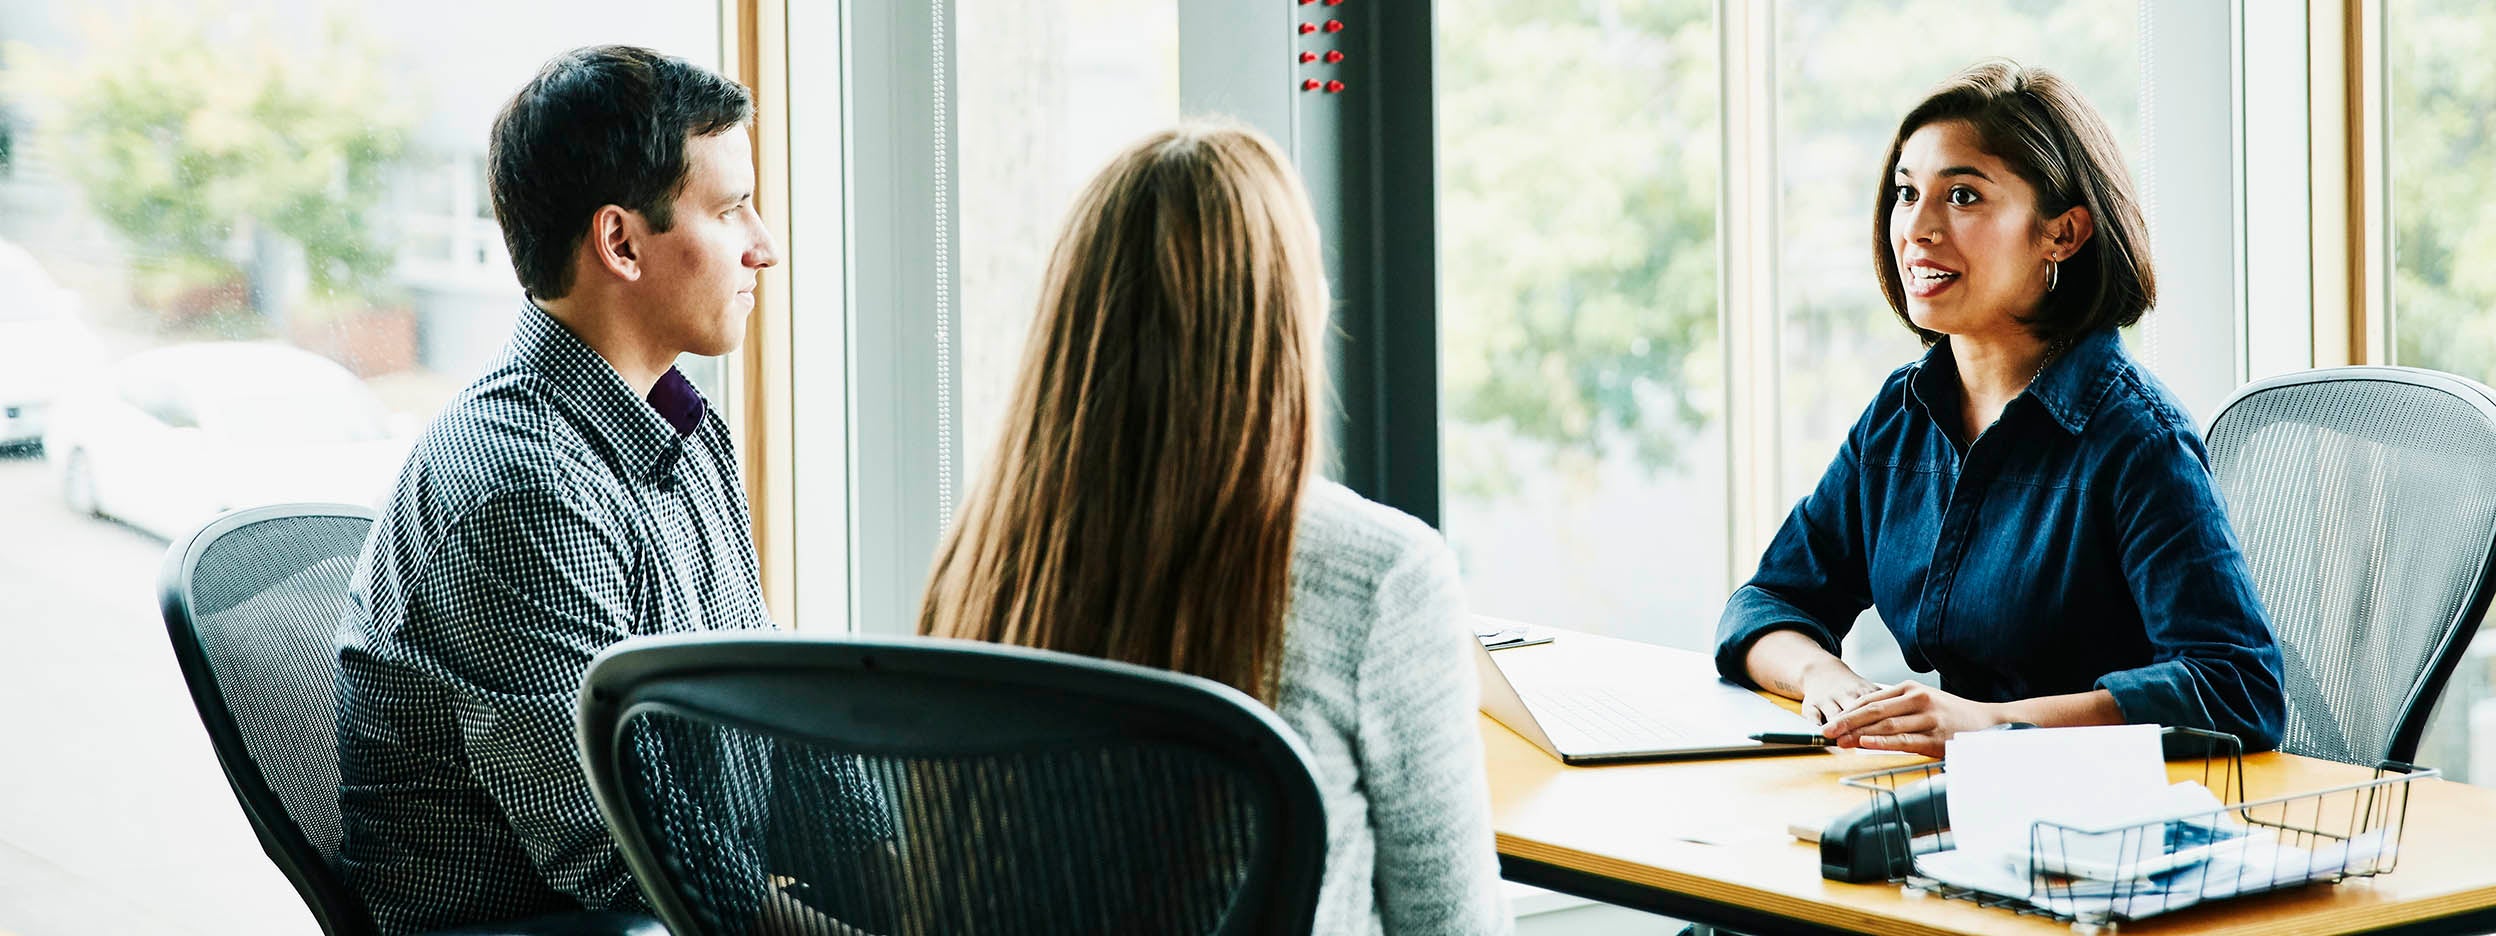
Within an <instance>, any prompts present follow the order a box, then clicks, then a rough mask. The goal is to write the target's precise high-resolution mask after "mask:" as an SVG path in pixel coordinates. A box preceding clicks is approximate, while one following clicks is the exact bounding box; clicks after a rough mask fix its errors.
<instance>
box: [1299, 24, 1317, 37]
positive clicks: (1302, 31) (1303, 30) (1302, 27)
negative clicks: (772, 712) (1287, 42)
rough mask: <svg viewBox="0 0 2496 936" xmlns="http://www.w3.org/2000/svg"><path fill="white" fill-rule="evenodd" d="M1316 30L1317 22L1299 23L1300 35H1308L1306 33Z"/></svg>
mask: <svg viewBox="0 0 2496 936" xmlns="http://www.w3.org/2000/svg"><path fill="white" fill-rule="evenodd" d="M1316 31H1317V24H1316V23H1302V24H1300V34H1301V35H1303V36H1305V35H1308V34H1310V33H1313V32H1316Z"/></svg>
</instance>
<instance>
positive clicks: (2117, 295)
mask: <svg viewBox="0 0 2496 936" xmlns="http://www.w3.org/2000/svg"><path fill="white" fill-rule="evenodd" d="M1953 120H1955V121H1960V122H1963V123H1965V124H1967V125H1968V126H1969V127H1972V128H1974V129H1975V131H1976V138H1977V140H1978V141H1979V145H1980V146H1982V147H1984V150H1985V152H1986V153H1989V154H1991V155H1992V156H1993V157H1994V158H1996V159H1999V160H2002V161H2003V162H2004V163H2007V164H2009V165H2010V167H2011V171H2013V172H2016V173H2019V177H2020V178H2021V179H2024V180H2026V181H2027V182H2028V185H2029V187H2030V188H2033V189H2035V190H2036V192H2037V205H2036V209H2037V215H2038V217H2039V218H2053V217H2056V216H2059V215H2061V214H2062V213H2063V212H2065V211H2069V210H2071V208H2072V206H2074V205H2079V206H2084V207H2086V208H2088V209H2089V216H2090V218H2091V219H2092V220H2094V221H2095V222H2096V228H2097V230H2096V233H2095V234H2094V235H2092V236H2091V237H2090V238H2089V240H2088V242H2087V243H2085V244H2082V245H2081V246H2080V250H2079V251H2078V252H2076V253H2073V254H2072V255H2071V256H2070V257H2068V258H2066V259H2064V260H2063V261H2062V268H2061V270H2060V271H2058V273H2057V277H2056V278H2057V281H2058V283H2059V285H2058V286H2056V288H2055V289H2054V291H2052V292H2049V293H2047V294H2046V296H2045V300H2044V301H2043V302H2040V303H2038V305H2037V310H2036V313H2035V314H2034V315H2031V316H2028V317H2026V318H2023V319H2021V320H2020V321H2021V324H2023V325H2026V326H2028V329H2029V331H2031V332H2033V333H2035V334H2036V335H2037V336H2038V337H2040V338H2043V339H2045V340H2047V341H2067V340H2071V339H2073V338H2077V337H2078V336H2081V335H2085V334H2088V333H2090V332H2093V331H2096V330H2098V329H2101V328H2109V327H2115V328H2120V327H2123V326H2126V325H2130V324H2132V323H2134V322H2137V321H2140V320H2141V314H2142V313H2144V312H2147V311H2148V310H2149V307H2150V306H2151V305H2152V304H2154V303H2156V302H2157V301H2158V282H2157V278H2156V277H2155V276H2154V275H2153V274H2152V273H2151V271H2150V263H2149V227H2148V225H2147V224H2145V223H2144V222H2143V221H2142V219H2141V209H2140V202H2139V200H2138V199H2136V198H2135V197H2134V196H2133V194H2132V176H2131V174H2130V173H2128V172H2126V171H2125V170H2124V167H2123V153H2122V151H2121V150H2120V149H2119V148H2117V147H2116V146H2115V135H2114V133H2113V132H2112V131H2109V130H2108V129H2107V127H2106V118H2105V117H2103V116H2100V115H2099V114H2098V112H2097V108H2095V107H2092V106H2090V104H2089V102H2088V100H2087V99H2085V98H2082V97H2081V96H2080V92H2079V91H2078V90H2077V89H2075V88H2073V87H2072V86H2071V84H2070V83H2069V82H2066V81H2064V80H2063V79H2062V77H2061V76H2058V75H2056V74H2054V73H2053V72H2050V71H2047V70H2045V69H2042V68H2023V67H2021V66H2020V65H2019V63H2017V62H2013V61H2010V60H2008V59H1988V60H1986V61H1982V62H1978V63H1976V64H1974V65H1971V66H1968V67H1967V68H1966V69H1965V70H1963V71H1961V72H1959V73H1958V74H1956V75H1952V76H1950V79H1949V80H1948V81H1944V82H1942V83H1941V84H1940V86H1938V87H1936V88H1934V89H1933V91H1932V93H1931V94H1929V95H1927V96H1926V97H1925V98H1924V101H1923V103H1920V104H1917V105H1916V106H1915V109H1914V110H1910V111H1908V112H1907V119H1905V120H1902V121H1899V122H1898V135H1897V136H1895V137H1892V138H1891V139H1890V141H1889V156H1888V157H1887V158H1885V159H1883V160H1881V184H1880V196H1879V198H1878V199H1876V206H1877V207H1876V208H1875V209H1874V211H1873V213H1872V258H1873V259H1872V262H1873V265H1874V267H1875V268H1876V269H1878V270H1879V271H1880V274H1881V292H1882V294H1883V295H1886V296H1888V297H1889V308H1890V311H1892V312H1896V313H1897V314H1898V320H1899V321H1901V322H1904V323H1906V326H1907V327H1908V328H1910V329H1914V330H1915V333H1916V334H1917V335H1919V336H1921V337H1922V338H1923V339H1924V343H1925V344H1928V345H1929V344H1932V343H1933V342H1935V341H1939V340H1940V339H1941V336H1940V335H1937V334H1934V333H1932V332H1929V331H1925V330H1924V329H1922V328H1917V327H1916V324H1915V321H1914V320H1913V319H1911V318H1909V317H1908V316H1907V294H1906V289H1905V287H1904V285H1903V284H1902V283H1901V282H1900V281H1899V277H1898V257H1897V255H1896V254H1895V253H1893V252H1892V251H1891V248H1890V234H1889V217H1890V212H1891V210H1892V209H1893V208H1895V207H1896V205H1897V202H1898V188H1897V184H1896V183H1895V182H1894V181H1892V179H1891V175H1892V174H1893V173H1895V172H1896V171H1897V169H1898V151H1899V150H1900V149H1901V148H1903V147H1905V146H1906V144H1907V138H1908V137H1910V136H1914V135H1915V131H1917V130H1921V129H1923V128H1924V127H1926V126H1927V125H1930V124H1936V123H1943V122H1946V121H1953Z"/></svg>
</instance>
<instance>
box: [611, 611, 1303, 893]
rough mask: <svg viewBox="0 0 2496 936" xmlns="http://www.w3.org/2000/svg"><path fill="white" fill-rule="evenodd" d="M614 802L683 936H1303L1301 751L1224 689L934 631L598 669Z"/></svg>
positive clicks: (652, 888) (646, 654)
mask: <svg viewBox="0 0 2496 936" xmlns="http://www.w3.org/2000/svg"><path fill="white" fill-rule="evenodd" d="M580 729H581V743H582V757H583V759H584V762H585V767H586V769H587V770H588V771H589V773H590V780H591V785H592V787H593V789H594V790H595V791H596V793H597V797H598V804H599V807H600V808H601V809H602V810H604V811H605V813H606V816H607V821H608V824H609V826H610V827H611V829H612V831H613V832H614V833H615V836H616V839H617V842H618V843H619V844H620V845H621V846H622V847H623V849H624V854H625V858H626V861H627V862H628V863H629V864H630V865H631V866H632V868H633V871H634V873H635V875H637V876H638V877H639V878H640V881H641V884H642V887H643V889H644V892H645V893H646V894H648V895H649V897H650V899H651V902H652V903H653V905H654V906H656V907H657V908H658V911H659V916H660V918H661V919H663V920H665V921H666V923H667V925H668V927H669V928H670V929H671V930H672V931H673V932H675V933H676V934H678V936H697V934H727V933H758V932H774V933H806V934H815V933H825V934H828V933H837V932H847V931H848V930H847V929H846V927H856V928H858V929H860V930H864V931H868V932H877V933H896V934H938V933H944V934H952V933H969V934H1020V933H1157V934H1184V933H1205V934H1214V933H1219V934H1266V933H1273V934H1281V933H1306V932H1308V931H1309V927H1310V926H1311V923H1312V920H1313V919H1314V915H1315V912H1316V900H1317V889H1318V883H1319V880H1320V871H1321V870H1322V869H1323V868H1324V866H1325V862H1326V823H1325V814H1324V807H1323V805H1322V803H1321V802H1320V800H1319V798H1318V791H1317V785H1316V781H1315V779H1314V777H1313V775H1312V774H1311V772H1310V767H1309V758H1308V754H1307V751H1306V750H1305V749H1304V748H1303V747H1302V745H1301V743H1300V741H1299V740H1298V738H1297V737H1296V736H1295V735H1294V734H1293V733H1292V731H1291V730H1290V728H1288V727H1287V726H1285V725H1284V724H1283V723H1282V721H1281V720H1280V719H1279V718H1277V717H1276V716H1275V715H1274V713H1273V712H1271V711H1269V710H1267V709H1266V708H1265V707H1264V706H1262V705H1260V704H1258V703H1257V702H1255V701H1254V700H1252V699H1250V698H1248V697H1247V696H1245V695H1243V694H1241V693H1239V692H1237V691H1234V690H1232V689H1231V688H1229V687H1227V686H1223V685H1220V684H1218V683H1214V682H1211V681H1209V680H1204V679H1198V678H1195V677H1191V676H1182V675H1177V674H1173V673H1168V672H1164V671H1161V670H1156V669H1149V668H1145V667H1137V666H1129V665H1125V664H1119V663H1108V662H1103V661H1100V660H1095V659H1091V658H1089V657H1081V656H1073V655H1069V654H1062V653H1050V652H1045V651H1037V650H1029V649H1024V648H1018V647H1005V646H998V645H994V644H987V643H979V642H974V641H959V640H941V639H933V638H902V639H885V640H870V639H823V638H807V637H798V636H792V635H785V634H736V635H725V634H722V635H687V636H668V637H653V638H641V639H636V640H632V641H627V642H625V643H623V644H620V645H618V646H616V647H615V648H612V649H610V650H609V651H608V652H606V653H604V654H602V655H600V657H599V659H598V661H597V662H595V663H593V664H592V665H591V666H590V671H589V678H588V680H587V683H586V685H585V687H584V690H583V692H582V695H581V721H580Z"/></svg>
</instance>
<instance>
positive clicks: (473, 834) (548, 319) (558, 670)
mask: <svg viewBox="0 0 2496 936" xmlns="http://www.w3.org/2000/svg"><path fill="white" fill-rule="evenodd" d="M752 111H753V104H752V101H751V99H750V98H749V97H748V96H747V94H746V91H745V89H744V88H742V87H740V86H738V85H737V84H735V83H733V82H730V81H728V80H727V79H725V78H722V77H720V76H719V75H717V74H714V73H712V72H710V71H707V70H704V69H701V68H697V67H695V66H692V65H689V64H687V63H685V62H684V61H682V60H679V59H674V58H670V57H666V56H662V55H659V54H657V53H654V52H650V51H648V50H644V49H634V48H626V47H600V48H589V49H580V50H576V51H573V52H570V53H566V54H565V55H562V56H559V57H557V58H556V59H555V60H554V61H552V62H550V63H548V64H547V66H546V67H545V69H544V70H542V71H541V72H539V74H538V75H537V77H536V78H535V79H534V80H532V81H530V82H529V84H528V85H527V86H526V87H524V88H522V89H521V91H520V92H519V94H518V95H517V96H515V97H514V98H512V100H511V102H510V103H509V104H507V105H505V106H504V108H503V111H502V114H501V115H500V116H499V117H498V118H497V119H496V120H495V122H494V131H493V143H492V147H491V150H490V154H489V162H490V166H491V172H492V187H493V196H494V213H495V218H496V220H498V221H499V222H500V223H501V225H502V229H503V237H504V240H505V241H506V242H507V243H508V244H509V245H510V248H511V257H512V265H513V267H514V268H515V269H516V270H517V272H518V273H519V278H520V282H521V285H522V286H523V287H525V288H526V289H527V291H528V296H529V301H528V302H526V303H524V305H523V307H522V308H521V309H520V310H519V324H518V327H517V329H516V330H515V333H514V335H513V337H512V340H511V343H510V345H509V347H508V348H507V349H506V350H505V352H504V354H503V356H502V358H501V360H500V361H499V362H498V363H497V364H496V365H495V366H494V368H493V370H492V371H491V372H489V373H487V374H486V375H485V376H484V377H481V378H479V379H478V380H477V381H476V382H475V383H473V384H471V385H469V387H468V388H467V389H466V390H465V391H463V392H461V393H460V394H459V396H458V397H457V398H455V399H454V400H452V401H451V403H450V405H449V406H448V407H447V408H445V409H444V410H443V412H442V413H441V415H440V416H439V417H437V418H436V419H435V420H434V422H433V425H432V426H431V428H429V429H428V430H427V431H426V433H425V435H424V438H423V439H422V440H421V441H420V442H419V443H418V444H417V446H416V449H415V451H414V453H413V454H412V455H411V456H410V457H409V459H408V462H407V466H406V468H405V469H404V470H403V471H402V472H401V473H400V476H399V482H398V488H397V493H396V494H395V495H394V496H393V498H392V500H391V502H390V504H389V506H388V508H387V510H386V511H385V512H384V513H383V514H382V516H381V518H380V520H379V522H377V523H376V524H375V525H374V528H373V532H372V536H371V538H370V539H369V540H368V541H367V542H366V543H365V547H364V552H363V555H362V557H361V559H360V561H359V562H358V563H357V566H356V571H355V577H354V580H353V584H352V593H351V601H350V609H349V611H348V613H347V615H346V619H345V620H344V621H343V622H342V624H341V626H340V628H339V636H338V663H339V675H338V755H339V774H340V786H339V800H340V806H341V812H342V814H343V816H342V818H343V822H344V829H343V833H344V840H343V845H342V851H343V856H344V864H345V871H346V876H347V879H348V881H349V882H350V883H351V884H352V885H353V887H354V889H355V890H356V891H357V893H358V894H359V895H360V896H361V897H362V898H363V900H364V902H365V904H366V905H367V907H368V908H369V909H370V910H371V911H372V913H373V916H374V918H375V919H376V920H377V921H378V922H379V923H380V925H381V928H382V931H383V932H385V933H394V932H406V931H414V930H425V929H436V928H443V927H451V926H459V925H467V924H475V923H482V922H490V921H498V920H509V919H515V918H520V917H528V916H535V915H539V914H544V913H549V912H558V911H566V910H579V909H584V908H586V909H593V910H596V909H627V910H641V909H643V908H644V902H643V899H642V896H641V893H640V891H639V889H638V887H637V886H636V884H635V882H634V880H633V877H632V875H631V873H630V872H629V871H628V870H627V869H626V868H625V865H624V863H623V860H622V859H621V857H620V856H619V854H618V852H617V849H616V847H615V845H614V844H613V842H612V841H611V840H610V839H609V838H608V835H607V831H606V827H605V824H604V823H603V822H602V821H601V820H600V818H599V814H598V810H597V806H596V803H595V801H594V800H593V799H592V798H591V795H590V792H589V787H588V784H587V780H586V778H585V777H584V775H583V773H582V770H581V767H580V763H579V760H578V755H577V754H576V745H575V743H574V740H573V717H574V714H573V713H574V706H575V704H576V701H577V694H578V692H579V687H580V683H581V675H582V673H583V672H584V671H585V670H586V669H587V667H588V665H589V661H590V659H591V657H593V656H595V655H596V654H597V653H598V652H599V651H600V650H603V649H605V648H606V647H607V646H609V645H611V644H614V643H616V642H617V641H621V640H623V639H625V638H627V637H633V636H638V635H644V634H663V633H681V632H688V631H708V630H727V629H740V628H763V627H769V626H771V621H770V618H769V616H768V613H767V612H766V611H765V609H764V607H763V601H762V591H761V586H760V577H759V575H758V572H757V567H756V562H755V556H754V544H753V539H752V533H751V530H750V524H749V518H748V514H747V508H746V503H745V494H744V489H743V488H742V487H741V486H740V484H739V479H738V473H737V459H736V453H735V452H734V450H733V449H732V448H731V446H730V442H729V438H728V428H727V425H726V423H724V422H723V421H722V420H721V419H720V416H719V414H718V413H716V412H714V411H712V410H711V409H710V408H709V407H708V406H707V405H706V404H705V402H704V401H703V399H702V395H701V394H700V393H698V392H696V391H695V390H694V387H693V384H692V383H690V382H689V381H687V380H686V379H685V377H684V375H683V374H681V373H679V372H678V371H677V370H676V369H675V367H674V366H673V365H674V363H675V361H676V359H677V356H678V355H680V354H699V355H720V354H726V353H728V352H730V351H733V350H735V349H736V347H737V345H738V343H739V342H740V341H741V340H742V339H743V338H744V333H745V323H746V319H747V316H748V313H750V312H751V311H752V310H753V308H754V287H755V282H756V278H757V276H758V275H759V274H760V272H761V271H762V269H763V268H765V267H769V266H772V265H773V264H775V263H778V262H779V255H778V252H777V248H776V247H775V246H774V244H773V243H772V238H771V234H770V233H769V232H768V230H767V229H765V228H764V226H763V223H762V220H761V218H759V217H757V216H756V214H755V210H754V198H753V193H754V171H753V151H752V149H751V145H750V144H749V143H748V142H747V130H746V122H747V121H748V119H749V118H750V116H751V114H752ZM695 760H697V761H699V760H701V759H700V758H696V759H695ZM753 760H754V759H753V758H746V759H745V760H743V761H740V760H739V759H738V758H737V757H736V756H734V755H733V754H732V755H729V756H726V757H721V758H714V759H711V760H709V761H708V762H706V763H704V764H703V765H702V766H701V767H699V768H698V769H700V770H701V772H702V775H701V776H700V777H678V778H675V780H676V781H677V782H681V783H684V784H686V785H688V786H693V785H700V786H701V787H702V788H706V789H710V788H716V785H719V784H729V783H740V782H744V783H765V784H768V783H770V782H771V781H770V780H768V779H757V778H758V777H768V776H769V774H768V772H767V768H766V772H765V773H760V774H758V773H756V772H755V771H754V770H752V769H750V768H752V767H753V766H754V764H753V763H752V761H753ZM816 769H817V774H816V778H817V779H824V778H831V777H832V776H833V775H837V774H840V773H842V771H841V770H840V769H837V768H825V767H821V766H818V767H817V768H816ZM850 769H851V770H854V766H852V767H850ZM827 770H828V771H829V772H828V773H827V772H826V771H827ZM834 786H835V787H836V788H837V784H836V785H834ZM730 799H737V798H730ZM742 799H745V800H753V801H760V800H761V799H762V797H760V796H756V797H743V798H742ZM813 806H814V808H816V809H822V808H825V804H822V803H820V802H818V803H815V804H813ZM758 808H759V807H758ZM844 808H846V807H844ZM859 808H860V809H862V810H872V809H873V807H872V805H860V806H859ZM708 818H709V819H712V820H715V821H716V824H717V828H716V829H715V830H714V831H716V832H717V835H715V836H714V835H710V834H705V835H704V837H705V838H713V837H716V838H719V839H721V840H723V841H729V840H734V839H736V838H737V836H738V834H739V833H740V832H741V831H750V830H751V829H753V828H754V827H756V825H757V824H758V822H759V820H758V818H757V817H755V816H751V815H737V816H713V817H708ZM869 821H872V820H869ZM734 844H735V843H734V842H733V841H731V842H730V845H731V847H729V849H728V851H730V852H731V853H730V854H728V855H725V856H722V857H721V858H720V859H719V860H720V861H722V862H728V863H731V864H737V865H742V864H752V863H756V862H759V861H760V860H761V858H760V856H759V855H758V854H752V853H747V854H737V853H735V851H736V850H735V848H734ZM729 870H731V871H734V872H736V874H735V875H733V876H737V877H740V878H742V879H745V880H751V881H753V882H756V884H755V887H756V888H757V889H758V890H759V888H760V887H761V884H760V883H759V882H761V881H764V880H766V878H765V876H764V875H763V874H762V873H761V870H760V869H759V868H746V867H734V868H731V869H729ZM756 896H757V898H759V894H757V895H756Z"/></svg>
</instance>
